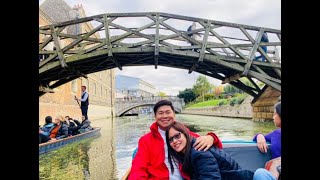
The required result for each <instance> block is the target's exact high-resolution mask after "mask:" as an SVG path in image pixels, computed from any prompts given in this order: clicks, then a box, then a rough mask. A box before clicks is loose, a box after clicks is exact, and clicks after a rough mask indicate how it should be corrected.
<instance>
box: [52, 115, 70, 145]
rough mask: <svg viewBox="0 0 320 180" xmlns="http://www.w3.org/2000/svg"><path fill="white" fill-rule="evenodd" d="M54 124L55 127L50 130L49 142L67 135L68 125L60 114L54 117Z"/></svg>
mask: <svg viewBox="0 0 320 180" xmlns="http://www.w3.org/2000/svg"><path fill="white" fill-rule="evenodd" d="M54 124H55V127H54V128H53V129H52V131H51V134H50V140H49V142H52V141H56V140H59V139H62V138H66V137H68V126H67V124H66V122H65V119H64V118H63V117H62V116H61V115H58V116H57V117H56V118H55V120H54Z"/></svg>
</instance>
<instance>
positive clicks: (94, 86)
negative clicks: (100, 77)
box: [93, 83, 97, 95]
mask: <svg viewBox="0 0 320 180" xmlns="http://www.w3.org/2000/svg"><path fill="white" fill-rule="evenodd" d="M96 86H97V85H96V83H93V93H94V95H96V94H97V87H96Z"/></svg>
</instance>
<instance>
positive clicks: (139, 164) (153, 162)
mask: <svg viewBox="0 0 320 180" xmlns="http://www.w3.org/2000/svg"><path fill="white" fill-rule="evenodd" d="M154 113H155V115H154V116H155V122H154V123H153V124H152V125H151V127H150V130H151V131H150V132H149V133H147V134H145V135H144V136H142V137H141V138H140V140H139V144H138V149H137V150H136V151H135V152H134V155H133V160H132V166H131V170H130V174H129V178H128V179H129V180H136V179H171V180H173V179H177V180H185V179H187V180H189V179H217V180H231V179H232V180H252V179H253V180H262V179H265V180H276V179H278V180H279V179H280V177H279V172H277V174H274V172H273V171H271V170H270V169H268V170H266V169H264V168H263V167H261V168H258V169H257V170H256V171H255V172H253V171H251V170H247V169H243V167H240V165H239V164H238V162H236V161H235V160H234V159H233V158H232V157H231V156H230V155H229V154H228V153H226V152H224V151H223V150H222V142H221V140H220V139H219V138H218V136H216V134H215V133H213V132H209V133H208V134H207V135H206V136H200V135H199V134H197V133H194V132H191V131H190V130H189V129H188V128H187V127H186V126H185V125H184V124H182V123H179V122H177V121H175V113H174V108H173V105H172V103H171V102H170V101H168V100H161V101H159V102H157V103H156V105H155V106H154ZM273 119H274V123H275V125H276V126H277V127H279V129H277V130H275V131H273V132H271V133H269V134H267V135H263V134H261V133H258V134H257V135H256V136H255V137H254V139H253V140H254V141H256V142H257V146H258V149H259V150H260V151H261V152H263V153H265V152H267V148H268V146H267V144H266V142H269V143H271V152H272V158H281V103H277V104H276V105H275V110H274V116H273ZM278 169H279V168H278ZM280 171H281V159H280Z"/></svg>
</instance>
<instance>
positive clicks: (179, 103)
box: [115, 96, 185, 117]
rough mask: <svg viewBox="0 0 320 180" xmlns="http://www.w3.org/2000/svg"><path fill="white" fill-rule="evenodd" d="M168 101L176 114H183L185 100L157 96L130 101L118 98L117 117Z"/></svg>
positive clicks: (116, 105) (116, 101) (116, 102)
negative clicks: (163, 100)
mask: <svg viewBox="0 0 320 180" xmlns="http://www.w3.org/2000/svg"><path fill="white" fill-rule="evenodd" d="M162 99H167V100H169V101H171V102H172V104H173V107H174V110H175V112H176V113H181V111H182V108H183V106H184V105H185V103H184V100H183V98H178V97H176V96H165V97H161V96H155V97H143V98H141V97H135V98H130V99H124V98H116V100H115V111H116V116H117V117H119V116H123V115H124V114H125V113H126V112H128V111H130V110H131V109H134V108H137V107H141V106H154V105H155V104H156V103H157V102H158V101H160V100H162Z"/></svg>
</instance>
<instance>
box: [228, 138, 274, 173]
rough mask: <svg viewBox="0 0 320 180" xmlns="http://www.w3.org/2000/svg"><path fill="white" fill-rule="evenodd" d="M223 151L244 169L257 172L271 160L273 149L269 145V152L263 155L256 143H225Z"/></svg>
mask: <svg viewBox="0 0 320 180" xmlns="http://www.w3.org/2000/svg"><path fill="white" fill-rule="evenodd" d="M222 144H223V150H224V151H225V152H227V153H228V154H230V156H231V157H232V158H233V159H234V160H236V161H237V162H238V163H239V165H240V166H241V167H242V168H243V169H248V170H251V171H253V172H254V171H255V170H256V169H258V168H264V166H265V163H266V162H267V161H269V160H270V159H271V150H270V149H271V148H270V146H271V145H270V144H268V147H269V148H268V152H267V153H262V152H260V150H259V149H258V148H257V144H256V142H254V141H241V142H240V141H223V142H222Z"/></svg>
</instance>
